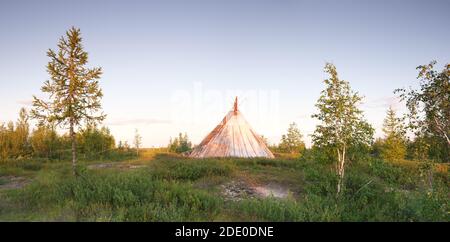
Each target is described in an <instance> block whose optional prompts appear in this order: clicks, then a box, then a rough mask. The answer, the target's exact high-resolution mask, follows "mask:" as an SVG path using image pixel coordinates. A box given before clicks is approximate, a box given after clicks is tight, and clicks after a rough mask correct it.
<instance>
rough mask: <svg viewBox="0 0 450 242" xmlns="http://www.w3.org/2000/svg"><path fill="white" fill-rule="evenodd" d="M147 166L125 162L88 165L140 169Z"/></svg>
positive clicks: (99, 167) (98, 167)
mask: <svg viewBox="0 0 450 242" xmlns="http://www.w3.org/2000/svg"><path fill="white" fill-rule="evenodd" d="M142 167H146V166H145V165H132V164H123V163H100V164H92V165H88V166H87V168H88V169H107V168H118V169H123V170H127V169H138V168H142Z"/></svg>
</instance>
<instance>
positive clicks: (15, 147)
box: [0, 108, 31, 161]
mask: <svg viewBox="0 0 450 242" xmlns="http://www.w3.org/2000/svg"><path fill="white" fill-rule="evenodd" d="M30 153H31V145H30V140H29V124H28V114H27V111H26V110H25V108H21V109H20V112H19V119H18V120H17V122H16V124H14V123H13V122H12V121H10V122H8V124H7V125H6V126H5V125H4V124H3V123H0V161H2V160H3V161H4V160H7V159H20V158H24V157H27V156H29V155H30Z"/></svg>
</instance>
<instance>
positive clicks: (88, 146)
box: [77, 125, 115, 159]
mask: <svg viewBox="0 0 450 242" xmlns="http://www.w3.org/2000/svg"><path fill="white" fill-rule="evenodd" d="M77 144H78V147H79V151H80V152H81V153H82V154H84V157H87V158H89V159H102V158H104V157H108V156H109V155H110V154H111V151H112V150H114V149H115V140H114V137H113V136H112V134H111V132H110V131H109V129H108V128H106V127H102V128H98V127H97V126H95V125H88V126H87V127H86V128H85V129H82V130H81V131H80V132H79V133H78V134H77Z"/></svg>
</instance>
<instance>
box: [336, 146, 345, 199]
mask: <svg viewBox="0 0 450 242" xmlns="http://www.w3.org/2000/svg"><path fill="white" fill-rule="evenodd" d="M338 163H339V164H338V185H337V195H339V194H340V193H341V190H342V186H343V184H344V174H345V145H344V147H343V148H342V152H339V149H338Z"/></svg>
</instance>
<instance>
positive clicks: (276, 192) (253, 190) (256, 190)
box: [221, 181, 289, 201]
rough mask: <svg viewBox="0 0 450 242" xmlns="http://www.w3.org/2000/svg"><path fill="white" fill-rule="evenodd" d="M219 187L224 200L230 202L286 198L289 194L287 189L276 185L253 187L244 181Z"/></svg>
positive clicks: (232, 182)
mask: <svg viewBox="0 0 450 242" xmlns="http://www.w3.org/2000/svg"><path fill="white" fill-rule="evenodd" d="M221 187H222V194H223V196H224V197H225V200H231V201H239V200H242V199H244V198H266V197H274V198H286V197H287V196H288V194H289V189H287V188H286V187H283V186H281V185H277V184H267V185H253V184H250V183H248V182H245V181H231V182H229V183H226V184H223V185H222V186H221Z"/></svg>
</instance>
